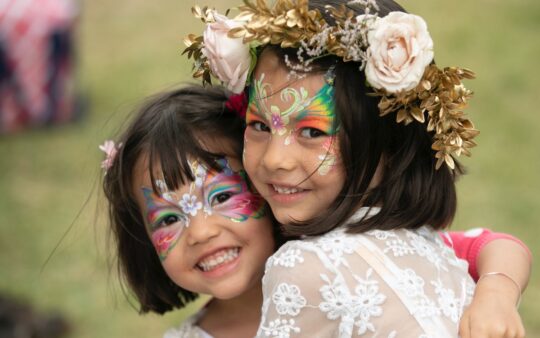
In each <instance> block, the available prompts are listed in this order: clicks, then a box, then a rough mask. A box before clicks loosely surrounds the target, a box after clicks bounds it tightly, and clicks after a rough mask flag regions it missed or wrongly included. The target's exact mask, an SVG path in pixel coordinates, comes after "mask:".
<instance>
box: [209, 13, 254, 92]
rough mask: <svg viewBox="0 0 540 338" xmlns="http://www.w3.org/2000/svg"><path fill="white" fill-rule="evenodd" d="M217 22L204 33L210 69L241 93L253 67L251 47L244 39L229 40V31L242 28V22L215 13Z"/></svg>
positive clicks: (229, 86) (234, 90)
mask: <svg viewBox="0 0 540 338" xmlns="http://www.w3.org/2000/svg"><path fill="white" fill-rule="evenodd" d="M213 15H214V19H215V22H213V23H210V24H207V26H206V30H205V31H204V35H203V37H204V48H203V49H202V52H203V54H204V55H205V56H206V57H207V58H208V62H209V63H210V69H211V70H212V73H214V75H216V76H217V77H218V78H219V79H220V80H221V81H222V82H223V84H224V85H225V86H226V87H227V88H228V89H229V90H230V91H232V92H233V93H236V94H238V93H241V92H242V90H244V88H245V86H246V80H247V76H248V73H249V68H250V65H251V55H250V52H249V45H247V44H244V43H243V42H242V38H235V39H233V38H229V37H228V36H227V33H228V32H229V30H231V29H233V28H236V27H240V26H241V25H242V23H241V22H239V21H235V20H232V19H229V18H227V17H226V16H224V15H221V14H218V13H215V12H214V14H213Z"/></svg>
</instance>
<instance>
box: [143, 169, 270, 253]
mask: <svg viewBox="0 0 540 338" xmlns="http://www.w3.org/2000/svg"><path fill="white" fill-rule="evenodd" d="M217 162H218V164H219V165H220V166H221V168H222V170H221V171H219V172H218V171H215V170H206V168H204V167H203V166H201V165H200V164H199V163H197V162H194V163H192V168H193V169H194V170H193V171H194V173H195V175H194V177H195V181H194V182H192V183H191V184H190V186H189V192H188V193H183V194H181V193H177V192H175V191H169V189H168V188H167V186H166V185H165V182H164V181H163V180H157V181H156V186H157V187H158V190H159V192H160V195H161V196H159V195H157V194H155V193H154V192H153V190H152V189H150V188H147V187H143V188H142V191H143V195H144V198H145V203H146V215H145V217H146V223H147V225H148V228H149V231H150V233H151V239H152V243H153V245H154V247H155V249H156V251H157V253H158V255H159V257H160V259H161V260H162V261H163V260H165V259H166V258H167V255H168V254H169V252H170V251H171V250H172V249H173V248H174V246H175V245H176V243H177V242H178V240H179V239H180V236H181V235H182V232H183V230H184V229H185V228H186V227H188V226H189V223H190V219H191V218H192V217H195V216H196V215H197V214H198V211H199V210H201V209H202V210H203V211H204V214H205V216H206V217H208V216H211V215H219V216H222V217H225V218H227V219H229V220H231V221H233V222H244V221H245V220H247V219H248V218H250V217H251V218H261V217H262V216H264V214H265V201H264V199H263V198H262V197H260V196H258V195H256V194H254V193H252V192H251V191H250V189H249V186H248V183H247V176H246V173H245V171H243V170H240V171H238V172H235V171H233V170H232V169H231V167H230V165H229V163H228V162H227V160H226V159H220V160H218V161H217ZM180 195H182V197H181V198H179V196H180ZM199 197H200V198H201V199H202V201H203V202H200V201H199ZM207 221H208V222H212V220H211V219H207Z"/></svg>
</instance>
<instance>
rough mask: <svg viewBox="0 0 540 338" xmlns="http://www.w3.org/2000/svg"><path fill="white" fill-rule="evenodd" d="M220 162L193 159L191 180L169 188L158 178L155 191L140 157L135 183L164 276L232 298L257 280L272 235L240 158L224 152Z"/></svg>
mask: <svg viewBox="0 0 540 338" xmlns="http://www.w3.org/2000/svg"><path fill="white" fill-rule="evenodd" d="M219 165H220V166H221V167H222V170H221V171H219V172H218V171H215V170H213V169H206V168H205V166H203V165H202V164H200V163H198V162H196V161H192V162H191V168H192V172H193V174H194V177H195V181H194V182H191V183H189V184H186V185H184V186H180V187H179V188H178V189H176V190H173V191H171V190H169V189H168V188H167V187H166V185H165V183H164V182H163V181H162V180H158V181H156V182H155V183H156V186H157V187H158V190H159V192H158V193H156V192H154V191H153V190H152V182H151V178H150V174H149V172H148V161H147V159H145V158H142V159H141V160H139V161H138V163H137V166H136V168H135V170H136V171H135V174H136V175H135V179H134V185H133V186H134V193H135V197H136V201H137V204H138V206H139V208H140V210H141V211H142V215H143V217H144V219H145V224H146V227H147V230H148V234H149V236H150V239H151V241H152V243H153V244H154V247H155V249H156V252H157V254H158V255H159V257H160V259H161V262H162V265H163V268H164V270H165V272H166V273H167V275H168V276H169V277H170V278H171V279H172V280H173V281H174V282H175V283H176V284H177V285H179V286H181V287H182V288H184V289H187V290H190V291H193V292H197V293H204V294H210V295H213V296H215V297H217V298H220V299H231V298H234V297H236V296H239V295H241V294H243V293H245V292H247V291H248V290H250V289H252V288H254V287H258V286H259V285H260V281H261V278H262V275H263V272H264V264H265V262H266V259H267V258H268V257H269V256H270V255H271V254H272V253H273V251H274V239H273V234H272V224H271V221H270V220H269V219H268V217H266V216H265V215H264V209H265V203H264V200H263V199H262V198H261V197H260V196H258V195H255V194H253V193H252V192H251V191H250V190H249V188H248V184H247V181H246V175H245V172H244V171H243V170H242V167H241V164H240V162H239V161H238V160H235V159H233V158H231V157H226V158H223V159H222V160H220V161H219Z"/></svg>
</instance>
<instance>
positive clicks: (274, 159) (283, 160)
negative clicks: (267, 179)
mask: <svg viewBox="0 0 540 338" xmlns="http://www.w3.org/2000/svg"><path fill="white" fill-rule="evenodd" d="M291 141H292V136H291V135H287V134H285V135H276V134H275V135H272V136H271V137H270V139H269V140H268V142H267V144H266V148H265V149H264V153H263V154H262V158H261V165H262V166H263V167H264V168H265V169H266V170H268V171H278V170H286V171H289V170H292V169H294V166H295V155H294V149H293V148H294V144H291Z"/></svg>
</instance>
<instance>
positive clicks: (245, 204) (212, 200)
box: [205, 163, 265, 222]
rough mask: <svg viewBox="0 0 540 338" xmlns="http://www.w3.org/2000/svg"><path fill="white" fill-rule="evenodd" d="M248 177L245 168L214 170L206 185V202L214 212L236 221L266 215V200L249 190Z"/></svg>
mask: <svg viewBox="0 0 540 338" xmlns="http://www.w3.org/2000/svg"><path fill="white" fill-rule="evenodd" d="M227 166H228V163H227ZM246 178H247V176H246V173H245V172H244V171H243V170H241V171H240V172H233V171H232V170H231V169H230V168H229V170H225V169H224V171H222V172H220V173H216V172H213V171H212V172H211V173H210V174H209V177H208V179H209V180H208V183H207V185H206V186H205V202H206V203H207V205H208V206H210V208H211V209H212V211H213V212H216V213H218V214H220V215H222V216H224V217H227V218H229V219H230V220H232V221H234V222H243V221H245V220H247V219H248V218H249V217H252V218H260V217H262V216H264V210H265V201H264V200H263V198H262V197H261V196H258V195H255V194H254V193H252V192H251V191H250V190H249V187H248V185H247V180H246Z"/></svg>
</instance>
